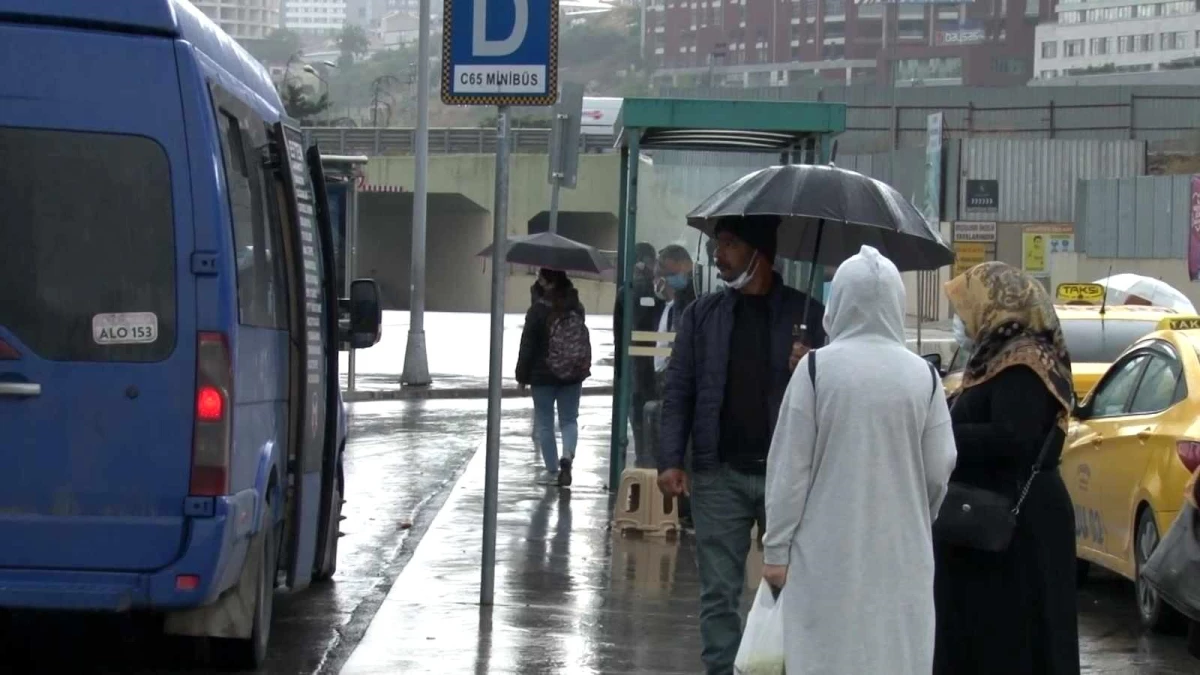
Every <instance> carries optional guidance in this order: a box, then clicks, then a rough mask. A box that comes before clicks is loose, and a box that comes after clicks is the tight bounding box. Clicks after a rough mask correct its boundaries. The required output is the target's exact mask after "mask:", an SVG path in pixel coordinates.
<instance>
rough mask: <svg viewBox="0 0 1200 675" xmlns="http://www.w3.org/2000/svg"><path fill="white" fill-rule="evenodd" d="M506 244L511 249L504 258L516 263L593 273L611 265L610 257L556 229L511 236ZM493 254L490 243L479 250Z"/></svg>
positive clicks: (482, 254)
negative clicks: (560, 233) (554, 230)
mask: <svg viewBox="0 0 1200 675" xmlns="http://www.w3.org/2000/svg"><path fill="white" fill-rule="evenodd" d="M505 245H506V246H507V247H508V249H507V250H506V251H505V254H504V260H505V261H506V262H510V263H513V264H516V265H532V266H534V267H545V268H548V269H552V270H560V271H563V272H590V273H592V274H600V273H602V272H604V271H606V270H609V269H611V268H612V262H611V261H609V259H608V256H606V255H604V253H603V252H601V251H600V250H599V249H597V248H595V247H593V246H588V245H587V244H581V243H579V242H577V241H575V240H573V239H567V238H566V237H564V236H562V235H559V234H555V233H553V232H539V233H538V234H528V235H522V236H517V237H510V238H509V239H507V240H506V241H505ZM491 254H492V247H491V246H488V247H487V248H485V249H483V250H482V251H480V252H479V255H480V256H490V255H491Z"/></svg>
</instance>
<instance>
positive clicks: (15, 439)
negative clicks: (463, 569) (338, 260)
mask: <svg viewBox="0 0 1200 675" xmlns="http://www.w3.org/2000/svg"><path fill="white" fill-rule="evenodd" d="M0 72H3V73H4V75H3V77H0V195H3V196H2V197H0V457H2V458H3V470H0V611H4V610H11V609H49V610H86V611H110V612H132V611H137V612H149V613H151V614H153V615H156V616H161V617H162V618H163V622H162V623H163V629H164V631H165V632H167V633H169V634H174V635H185V636H197V637H203V638H216V639H217V640H215V645H216V646H217V647H218V649H217V650H215V651H217V652H218V653H220V654H222V655H223V656H227V657H228V659H229V660H230V661H231V662H232V665H237V666H248V667H256V666H257V665H259V664H260V663H261V662H262V661H263V658H264V656H265V653H266V647H267V640H268V636H269V631H270V623H271V608H272V602H273V601H272V598H273V596H274V592H275V590H276V589H277V588H278V587H284V588H286V589H288V590H289V591H298V590H301V589H303V588H305V587H306V586H308V585H309V584H311V583H313V582H314V581H321V580H325V579H328V578H329V577H330V576H331V575H332V574H333V572H334V569H335V567H336V564H337V541H338V521H339V520H340V510H341V504H342V495H343V494H344V492H345V489H346V488H345V485H344V479H343V474H342V470H341V464H342V453H343V450H344V445H345V436H346V420H345V414H344V411H343V407H342V401H341V393H340V387H339V381H338V376H337V367H338V359H337V354H338V350H339V349H340V348H347V347H350V346H353V347H355V348H365V347H370V346H372V345H374V344H375V343H376V342H377V341H378V339H379V331H380V323H381V314H380V308H379V294H378V289H377V288H376V286H375V284H374V282H372V281H370V280H365V279H364V280H358V281H355V282H354V283H353V284H352V286H351V288H350V290H349V293H348V295H349V296H350V297H347V298H343V297H340V296H341V293H340V292H339V288H338V287H337V285H336V278H337V275H336V274H335V272H334V262H333V261H334V260H335V256H336V252H335V251H334V247H335V243H334V240H333V234H332V232H331V228H330V218H329V207H328V203H327V197H326V193H325V181H324V176H323V173H322V167H321V161H320V155H319V153H318V152H317V150H316V148H315V147H311V148H305V147H304V141H303V136H302V134H301V132H300V130H299V129H298V128H297V127H296V126H295V124H294V123H293V122H292V121H291V120H289V119H288V118H287V116H286V112H285V110H284V106H283V104H282V102H281V101H280V97H279V95H278V94H277V92H276V91H275V89H274V87H273V85H272V82H271V79H270V76H269V74H268V73H267V71H266V70H265V69H264V68H263V67H262V66H261V65H260V64H259V63H258V62H256V61H255V60H254V59H253V58H251V57H250V56H249V55H248V54H247V53H246V52H245V51H244V50H243V49H241V48H240V47H239V46H238V45H237V44H236V43H235V42H234V41H233V40H232V39H231V38H230V37H229V36H228V35H226V34H225V33H223V32H222V31H221V30H220V29H219V28H218V27H217V26H216V25H215V24H214V23H213V22H212V21H210V20H209V19H208V18H206V17H205V16H204V15H203V14H202V13H201V12H200V11H199V10H197V9H196V8H195V7H194V6H192V5H191V4H190V3H188V2H186V0H131V1H121V2H115V1H114V2H110V1H97V0H0Z"/></svg>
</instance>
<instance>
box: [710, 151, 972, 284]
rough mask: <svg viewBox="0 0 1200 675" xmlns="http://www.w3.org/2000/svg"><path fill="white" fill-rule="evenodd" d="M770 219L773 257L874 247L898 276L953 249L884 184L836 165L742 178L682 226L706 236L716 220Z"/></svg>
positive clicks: (943, 261) (827, 261)
mask: <svg viewBox="0 0 1200 675" xmlns="http://www.w3.org/2000/svg"><path fill="white" fill-rule="evenodd" d="M750 215H776V216H780V217H782V219H783V221H782V223H781V224H780V226H779V246H778V254H779V255H781V256H783V257H785V258H791V259H793V260H801V261H806V262H816V263H819V264H822V265H839V264H841V263H842V262H843V261H844V260H846V259H847V258H849V257H850V256H852V255H854V254H855V253H858V251H859V249H861V248H862V245H863V244H869V245H871V246H874V247H875V248H876V249H878V250H879V252H881V253H883V254H884V255H886V256H887V257H888V258H889V259H890V260H891V261H892V262H893V263H895V264H896V267H898V268H900V270H901V271H908V270H933V269H937V268H939V267H943V266H945V265H949V264H951V263H953V262H954V252H953V251H951V250H950V249H949V248H948V247H947V246H946V245H945V244H944V243H942V238H941V236H939V235H938V233H937V232H936V231H935V230H934V229H933V228H932V227H930V226H929V223H928V222H926V220H925V217H924V216H922V215H921V213H920V212H919V211H917V209H916V208H915V207H914V206H913V205H912V204H910V203H909V202H908V201H907V200H905V199H904V197H903V196H901V194H900V193H899V192H896V190H894V189H893V188H892V187H891V186H889V185H888V184H886V183H883V182H880V181H877V180H875V179H874V178H870V177H868V176H864V175H862V174H861V173H857V172H855V171H848V170H846V169H839V168H837V167H836V166H818V165H810V164H791V165H787V166H772V167H769V168H766V169H761V170H759V171H755V172H754V173H751V174H747V175H745V176H742V177H741V178H739V179H738V180H736V181H734V182H732V183H730V184H729V185H726V186H725V187H723V188H721V189H720V190H718V191H717V192H716V193H715V194H714V195H712V196H711V197H709V198H708V199H706V200H705V201H704V202H703V203H702V204H700V206H697V207H696V208H695V210H693V211H692V212H691V213H690V214H688V225H691V226H692V227H695V228H697V229H699V230H701V231H703V232H704V233H705V234H707V235H709V236H712V235H713V230H714V228H715V227H716V224H717V222H718V221H719V220H721V219H722V218H729V217H737V216H750Z"/></svg>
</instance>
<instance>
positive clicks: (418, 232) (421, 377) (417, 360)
mask: <svg viewBox="0 0 1200 675" xmlns="http://www.w3.org/2000/svg"><path fill="white" fill-rule="evenodd" d="M420 13H421V18H420V21H419V24H418V25H419V31H420V34H419V35H418V36H417V137H416V139H415V141H416V146H417V147H416V170H415V175H414V176H413V223H412V266H411V268H410V272H411V275H412V278H411V285H410V286H409V292H410V296H409V298H410V299H409V303H408V310H409V312H408V317H409V320H408V346H407V347H406V348H405V349H404V370H403V372H402V373H401V375H400V383H401V384H402V385H404V386H411V387H427V386H429V384H430V382H431V380H430V377H429V355H428V353H427V352H426V349H425V230H426V228H425V223H426V214H427V209H426V206H427V203H428V188H427V185H428V183H427V180H426V179H427V178H428V175H427V174H428V170H429V0H421V2H420Z"/></svg>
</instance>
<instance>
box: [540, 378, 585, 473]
mask: <svg viewBox="0 0 1200 675" xmlns="http://www.w3.org/2000/svg"><path fill="white" fill-rule="evenodd" d="M582 395H583V383H582V382H580V383H578V384H564V385H559V386H540V387H539V386H535V387H533V422H534V433H535V434H536V435H537V439H538V445H540V446H541V448H542V460H543V461H544V462H545V463H546V470H547V471H550V472H551V473H554V472H557V471H558V444H557V442H556V441H555V438H554V406H555V404H557V405H558V426H559V427H560V428H561V429H562V437H563V454H562V456H563V459H574V457H575V446H576V444H578V442H579V422H578V420H579V397H580V396H582Z"/></svg>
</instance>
